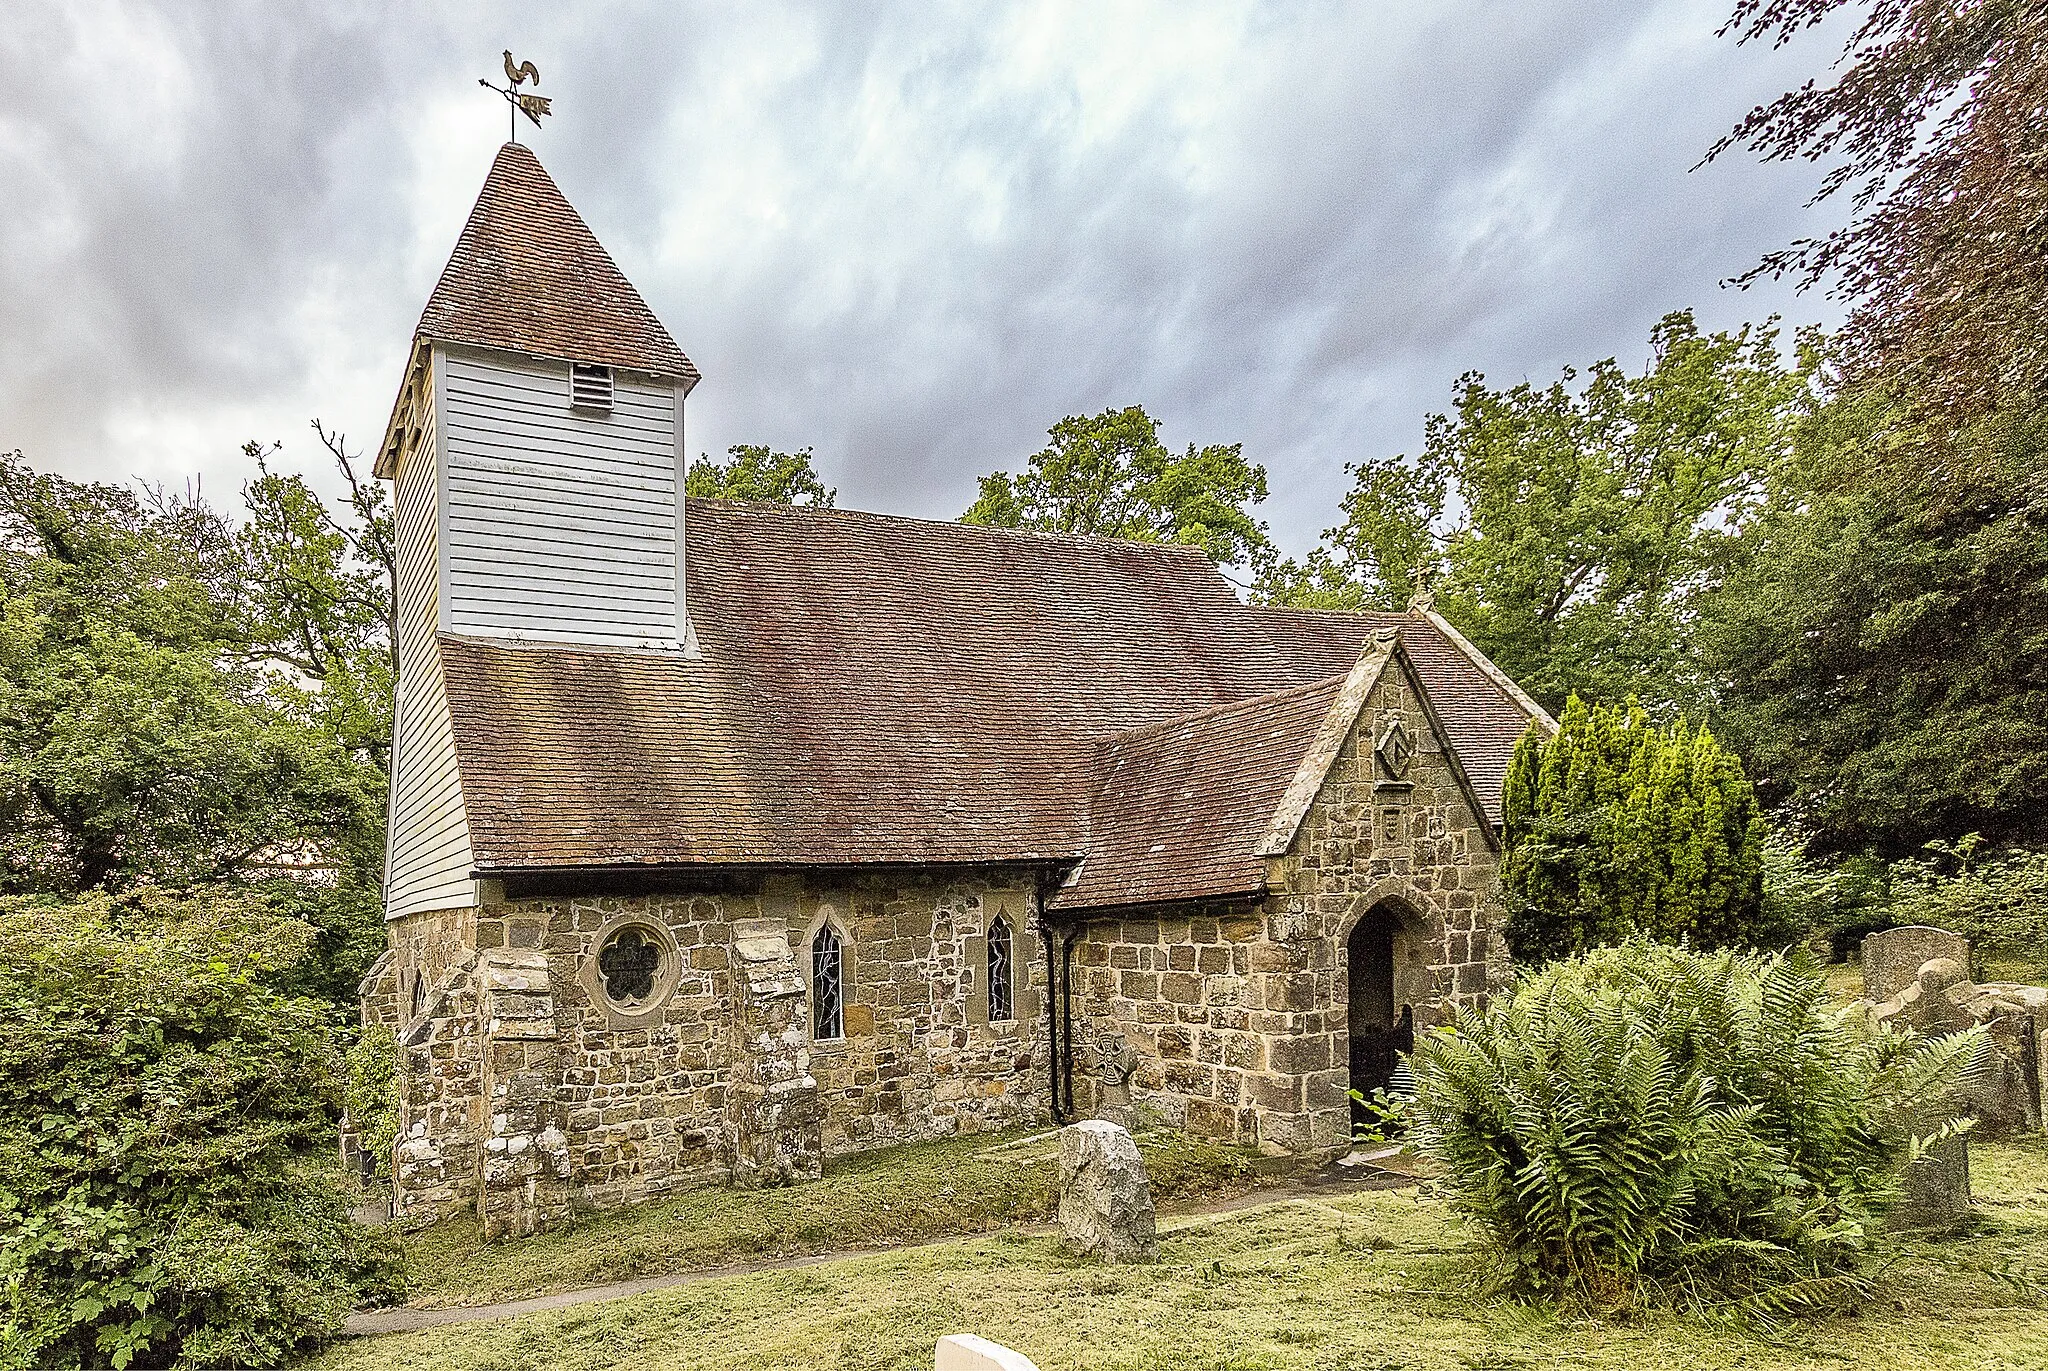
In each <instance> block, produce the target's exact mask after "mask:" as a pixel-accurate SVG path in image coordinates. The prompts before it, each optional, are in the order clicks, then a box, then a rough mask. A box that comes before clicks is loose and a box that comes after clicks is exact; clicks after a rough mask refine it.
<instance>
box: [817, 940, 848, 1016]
mask: <svg viewBox="0 0 2048 1371" xmlns="http://www.w3.org/2000/svg"><path fill="white" fill-rule="evenodd" d="M845 962H846V958H845V951H844V949H843V948H842V947H841V945H840V942H839V932H838V930H837V929H835V928H833V927H832V925H831V924H829V923H827V924H823V925H821V926H820V927H819V929H818V935H817V937H815V938H813V939H812V940H811V1036H812V1037H813V1038H843V1037H845V1036H846V994H845V986H846V977H845Z"/></svg>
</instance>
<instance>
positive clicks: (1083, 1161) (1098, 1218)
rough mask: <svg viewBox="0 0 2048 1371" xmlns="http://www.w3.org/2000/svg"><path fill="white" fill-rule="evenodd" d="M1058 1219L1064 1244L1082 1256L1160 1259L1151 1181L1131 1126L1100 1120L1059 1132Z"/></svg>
mask: <svg viewBox="0 0 2048 1371" xmlns="http://www.w3.org/2000/svg"><path fill="white" fill-rule="evenodd" d="M1059 1221H1060V1232H1061V1234H1062V1236H1063V1237H1064V1239H1065V1241H1066V1244H1067V1246H1068V1247H1070V1248H1072V1249H1074V1250H1075V1251H1077V1252H1080V1253H1081V1254H1082V1255H1084V1256H1089V1257H1093V1258H1095V1259H1096V1260H1098V1261H1102V1262H1107V1263H1121V1262H1150V1261H1157V1260H1158V1259H1159V1228H1158V1218H1157V1216H1156V1214H1155V1213H1154V1211H1153V1208H1152V1185H1151V1181H1150V1179H1149V1178H1148V1177H1147V1176H1146V1174H1145V1159H1144V1158H1143V1157H1142V1156H1140V1155H1139V1152H1138V1144H1137V1143H1136V1142H1135V1141H1134V1140H1133V1139H1132V1137H1131V1134H1130V1130H1128V1129H1125V1128H1121V1127H1119V1126H1117V1125H1116V1124H1113V1123H1109V1122H1106V1121H1104V1120H1102V1119H1089V1120H1087V1121H1085V1122H1083V1123H1077V1124H1070V1125H1069V1126H1067V1127H1066V1128H1063V1129H1061V1130H1060V1199H1059Z"/></svg>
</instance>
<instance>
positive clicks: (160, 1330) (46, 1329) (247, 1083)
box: [0, 889, 397, 1367]
mask: <svg viewBox="0 0 2048 1371" xmlns="http://www.w3.org/2000/svg"><path fill="white" fill-rule="evenodd" d="M311 938H312V930H310V929H308V928H306V927H304V926H303V925H295V924H290V923H280V922H279V920H278V919H277V918H276V916H275V915H274V914H273V913H272V912H271V910H270V909H269V908H268V907H267V906H266V905H265V904H264V903H263V902H262V901H261V900H260V899H258V898H255V897H253V896H251V895H248V894H245V893H236V892H226V891H223V892H208V893H200V894H195V895H193V896H190V897H186V898H173V897H171V896H168V895H165V894H163V893H161V892H159V891H155V890H151V889H145V890H141V891H137V892H134V893H131V894H127V895H118V896H117V895H108V894H105V893H94V894H89V895H85V896H82V897H79V898H77V899H75V900H72V901H65V900H62V899H59V898H56V897H51V896H32V897H13V898H9V899H5V900H0V1021H4V1022H5V1023H6V1024H7V1027H8V1031H7V1032H6V1033H5V1034H4V1035H0V1348H4V1349H5V1353H6V1355H7V1356H8V1357H9V1358H12V1359H13V1360H15V1361H17V1362H20V1363H25V1364H33V1365H37V1366H52V1367H61V1366H107V1365H112V1366H116V1367H125V1366H131V1365H132V1366H164V1365H169V1364H171V1363H173V1362H177V1361H182V1362H185V1363H188V1364H196V1365H226V1364H234V1365H250V1364H263V1365H268V1364H272V1363H274V1362H275V1361H277V1360H279V1359H280V1358H282V1357H285V1356H287V1355H289V1354H291V1353H292V1352H294V1351H296V1350H299V1349H303V1348H306V1347H309V1346H312V1345H315V1344H317V1343H318V1342H320V1341H321V1340H322V1339H324V1338H326V1337H330V1336H332V1335H333V1334H334V1333H335V1332H336V1331H338V1329H339V1327H340V1322H341V1319H342V1316H343V1315H344V1314H345V1313H346V1312H347V1311H348V1309H349V1308H350V1307H351V1306H352V1305H354V1304H355V1303H356V1302H358V1301H359V1300H361V1299H363V1298H365V1297H368V1296H371V1295H388V1294H391V1293H394V1291H395V1280H396V1270H397V1268H396V1266H395V1265H394V1257H393V1252H392V1249H391V1248H390V1246H389V1243H388V1240H387V1239H385V1238H384V1237H383V1236H382V1235H380V1234H378V1233H376V1232H374V1231H371V1230H366V1229H362V1228H359V1227H358V1226H357V1225H355V1224H354V1223H353V1222H352V1221H351V1219H350V1216H349V1212H348V1203H347V1200H346V1198H345V1197H344V1191H343V1189H342V1187H341V1185H340V1178H339V1177H338V1175H337V1174H336V1168H335V1164H334V1162H333V1160H332V1157H331V1149H332V1146H333V1133H334V1122H335V1114H336V1111H337V1108H338V1106H339V1104H340V1100H341V1094H342V1078H341V1063H340V1056H339V1053H338V1051H337V1046H336V1042H335V1040H334V1036H333V1034H334V1030H333V1028H332V1025H331V1021H330V1016H329V1011H328V1009H327V1007H326V1006H325V1005H322V1004H320V1003H318V1002H316V1001H312V1000H306V999H299V998H293V997H290V996H287V995H284V994H280V993H279V992H278V991H277V990H275V989H273V988H272V987H271V985H270V983H269V982H270V981H271V979H272V978H273V977H275V976H277V975H279V974H280V973H283V972H286V971H288V969H289V968H290V967H291V965H292V964H293V963H294V962H295V961H297V960H299V959H301V958H303V957H304V956H305V954H306V951H307V948H308V946H309V944H310V941H311Z"/></svg>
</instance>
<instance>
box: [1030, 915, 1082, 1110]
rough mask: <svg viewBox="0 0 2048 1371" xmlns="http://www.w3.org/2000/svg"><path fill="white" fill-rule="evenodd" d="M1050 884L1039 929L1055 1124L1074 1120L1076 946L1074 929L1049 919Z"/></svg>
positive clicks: (1051, 1100)
mask: <svg viewBox="0 0 2048 1371" xmlns="http://www.w3.org/2000/svg"><path fill="white" fill-rule="evenodd" d="M1048 884H1050V882H1049V881H1047V880H1043V879H1042V880H1041V881H1040V884H1039V887H1038V927H1039V930H1040V931H1041V932H1042V933H1043V934H1044V937H1045V981H1046V984H1045V993H1046V1005H1045V1019H1046V1078H1047V1079H1046V1084H1047V1085H1048V1086H1049V1087H1050V1094H1051V1098H1050V1100H1049V1101H1048V1103H1049V1104H1050V1106H1051V1113H1052V1121H1053V1122H1054V1123H1058V1124H1064V1123H1071V1122H1073V1119H1074V943H1075V940H1076V938H1077V937H1078V935H1077V934H1076V933H1075V931H1074V930H1073V929H1071V928H1066V929H1056V928H1054V927H1053V926H1052V925H1051V923H1050V922H1049V921H1048V920H1047V919H1046V916H1045V915H1046V905H1047V903H1048V900H1047V892H1046V886H1047V885H1048Z"/></svg>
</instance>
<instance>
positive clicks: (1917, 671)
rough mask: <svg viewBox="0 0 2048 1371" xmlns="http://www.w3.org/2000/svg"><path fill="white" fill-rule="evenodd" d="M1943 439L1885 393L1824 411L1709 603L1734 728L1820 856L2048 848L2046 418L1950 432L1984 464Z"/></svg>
mask: <svg viewBox="0 0 2048 1371" xmlns="http://www.w3.org/2000/svg"><path fill="white" fill-rule="evenodd" d="M1935 445H1936V443H1935V439H1934V437H1933V436H1932V435H1930V434H1928V433H1926V432H1925V431H1923V430H1921V429H1919V428H1916V427H1914V426H1911V425H1907V424H1904V423H1903V422H1902V421H1901V420H1900V418H1899V415H1898V412H1897V410H1896V409H1895V408H1894V407H1893V406H1892V405H1891V404H1890V403H1889V402H1887V401H1886V400H1885V399H1884V398H1883V397H1881V396H1877V395H1875V394H1873V393H1870V392H1864V393H1861V394H1858V395H1855V396H1851V397H1846V398H1844V399H1841V400H1839V401H1837V402H1835V403H1833V404H1831V405H1829V406H1827V407H1826V408H1825V409H1823V410H1821V411H1820V412H1819V413H1817V414H1816V415H1815V416H1814V418H1813V419H1812V420H1811V422H1809V423H1807V424H1806V425H1804V426H1803V427H1802V428H1801V430H1800V435H1799V442H1798V445H1797V449H1796V452H1795V455H1794V457H1793V458H1792V459H1791V460H1789V461H1787V462H1786V463H1785V464H1784V465H1783V466H1782V467H1781V469H1780V471H1779V473H1778V474H1777V476H1776V478H1775V480H1774V482H1773V487H1772V490H1771V493H1770V499H1769V502H1768V507H1767V509H1766V510H1765V512H1764V514H1763V516H1762V517H1761V518H1760V519H1759V520H1758V521H1756V524H1755V527H1754V528H1753V529H1752V530H1751V532H1750V533H1749V535H1748V538H1747V541H1748V543H1749V544H1750V548H1749V552H1748V554H1747V555H1746V557H1745V558H1744V559H1743V561H1742V563H1741V565H1740V566H1739V567H1738V568H1737V569H1736V570H1735V571H1734V572H1733V573H1732V574H1731V576H1730V577H1729V580H1728V582H1727V585H1726V588H1725V590H1724V591H1723V593H1721V594H1719V595H1716V596H1715V597H1713V599H1712V600H1711V602H1709V603H1708V604H1706V605H1705V606H1704V607H1703V615H1702V620H1701V624H1700V627H1699V631H1698V633H1697V634H1696V639H1697V642H1698V645H1699V647H1700V650H1701V659H1702V661H1703V662H1704V663H1705V664H1706V665H1707V666H1708V667H1709V668H1710V669H1712V670H1713V671H1714V673H1715V674H1716V675H1717V676H1719V677H1720V678H1722V680H1723V681H1724V685H1723V687H1722V690H1721V700H1720V705H1719V711H1718V713H1717V715H1716V721H1717V723H1718V724H1719V725H1720V726H1721V727H1722V728H1723V729H1724V731H1725V733H1726V736H1727V737H1728V738H1729V739H1730V741H1731V743H1732V744H1733V745H1734V746H1736V747H1738V748H1739V749H1740V750H1741V751H1742V753H1743V755H1744V756H1745V757H1746V758H1748V759H1749V761H1750V765H1751V771H1752V774H1754V775H1755V776H1757V777H1758V778H1759V786H1760V788H1761V789H1762V790H1763V793H1764V796H1765V798H1766V800H1767V802H1768V803H1770V804H1771V805H1772V807H1773V808H1774V809H1779V810H1782V811H1783V812H1784V813H1785V814H1786V815H1787V816H1788V817H1789V818H1790V819H1791V820H1792V821H1793V822H1794V824H1795V825H1796V826H1797V827H1798V828H1800V830H1801V831H1802V832H1805V833H1807V834H1809V835H1810V836H1811V839H1812V846H1813V848H1814V850H1815V851H1817V852H1821V853H1850V852H1863V851H1875V852H1877V853H1880V854H1882V855H1887V856H1894V857H1900V856H1908V855H1910V854H1912V853H1913V852H1915V851H1917V850H1918V849H1919V847H1920V846H1921V845H1922V844H1924V843H1926V842H1929V841H1931V840H1935V839H1942V840H1953V839H1955V838H1957V837H1959V836H1960V835H1962V834H1964V833H1969V832H1976V833H1982V834H1984V835H1985V836H1986V838H1988V839H1989V840H1991V841H1992V842H1995V843H2000V844H2021V845H2032V846H2048V411H2035V412H2031V413H2026V414H2024V415H2017V416H2007V417H2001V418H1996V419H1991V420H1985V421H1983V422H1981V423H1979V424H1977V425H1975V426H1974V427H1972V428H1970V429H1968V430H1966V431H1962V432H1957V433H1953V434H1948V435H1945V436H1943V437H1942V438H1941V440H1940V443H1939V446H1941V447H1943V448H1945V449H1954V450H1958V451H1960V452H1962V453H1963V454H1964V462H1963V465H1964V466H1966V467H1967V468H1968V470H1969V472H1970V474H1969V475H1968V476H1967V477H1960V476H1956V475H1954V474H1948V475H1940V474H1938V473H1937V474H1929V473H1930V472H1936V471H1937V468H1938V467H1939V465H1940V464H1939V463H1938V462H1937V461H1936V460H1935V458H1934V456H1933V455H1931V454H1930V452H1929V449H1930V448H1931V447H1932V446H1935ZM1902 467H1918V468H1920V470H1919V471H1918V472H1917V473H1916V474H1902V472H1901V470H1900V469H1901V468H1902Z"/></svg>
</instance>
